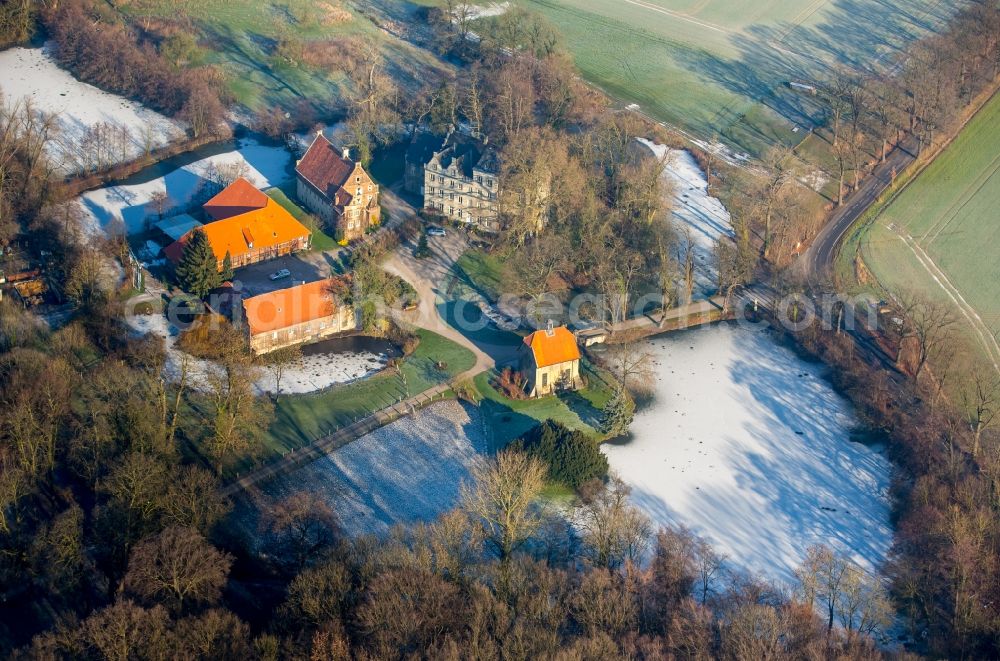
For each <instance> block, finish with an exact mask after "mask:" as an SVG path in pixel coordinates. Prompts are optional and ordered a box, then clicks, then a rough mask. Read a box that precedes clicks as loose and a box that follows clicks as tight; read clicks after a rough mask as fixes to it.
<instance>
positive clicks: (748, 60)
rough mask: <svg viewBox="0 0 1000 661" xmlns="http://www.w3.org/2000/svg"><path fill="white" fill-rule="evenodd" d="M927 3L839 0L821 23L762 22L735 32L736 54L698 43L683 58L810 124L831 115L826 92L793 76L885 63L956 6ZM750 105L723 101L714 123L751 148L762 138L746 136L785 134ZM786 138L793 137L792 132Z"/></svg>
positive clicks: (864, 69)
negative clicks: (823, 101)
mask: <svg viewBox="0 0 1000 661" xmlns="http://www.w3.org/2000/svg"><path fill="white" fill-rule="evenodd" d="M927 5H928V6H923V5H920V6H917V3H915V2H910V1H909V0H835V2H834V3H833V4H832V6H831V7H830V8H829V9H828V10H827V13H826V15H825V17H824V19H823V20H822V21H821V22H820V23H818V24H816V25H801V24H796V23H789V22H781V23H777V24H772V25H765V24H758V25H753V26H750V27H748V28H747V29H746V30H744V31H743V33H742V34H736V35H734V36H733V37H732V43H733V45H734V46H735V47H736V49H737V50H738V51H739V53H740V55H739V56H738V57H736V58H733V59H727V58H723V57H720V56H718V55H715V54H713V53H711V52H709V51H707V50H697V49H679V50H678V53H677V58H678V62H679V63H680V64H681V65H682V66H684V67H686V68H688V69H690V70H691V71H693V72H695V73H696V74H697V75H698V76H700V77H703V78H708V79H710V80H712V81H715V82H716V83H718V84H720V85H722V86H723V87H724V88H726V89H727V90H729V91H731V92H734V93H736V94H738V95H740V96H741V97H743V98H744V99H747V100H750V101H753V102H756V103H759V104H762V105H763V106H764V107H766V108H767V109H768V111H770V112H771V113H773V114H775V115H777V116H779V117H781V118H784V119H785V120H787V121H788V122H790V123H792V124H796V125H800V126H804V127H806V128H811V127H813V126H815V125H817V124H819V123H821V122H822V121H823V119H824V111H823V107H822V106H821V105H820V103H819V99H817V97H815V96H812V95H811V94H809V93H807V92H801V91H796V90H794V89H792V88H791V87H789V86H788V83H789V82H792V81H799V82H803V83H806V84H817V83H820V82H822V81H823V80H824V79H827V78H829V76H830V74H831V71H832V67H833V66H835V65H841V66H843V67H845V68H847V69H850V70H854V71H857V72H860V73H871V72H876V71H880V70H881V71H884V70H885V69H886V68H887V67H890V66H892V65H893V63H894V60H895V59H896V58H897V57H898V56H899V55H900V54H903V53H905V51H906V47H907V46H908V45H909V44H910V43H912V42H913V41H915V40H916V39H918V38H920V37H921V36H923V35H925V34H927V33H929V32H933V31H934V30H935V29H937V28H939V27H941V26H942V25H943V24H944V22H945V21H946V20H947V19H948V18H949V17H950V15H951V14H952V13H953V12H954V8H953V7H951V6H949V5H948V3H935V4H931V3H927ZM806 18H808V16H807V17H806ZM737 106H740V107H737ZM746 113H747V108H746V107H743V104H740V103H739V102H734V103H732V104H728V105H726V106H723V107H721V108H719V109H718V110H717V111H716V114H715V117H714V118H713V119H712V120H711V121H710V122H708V124H709V125H711V126H713V127H714V128H715V129H717V130H718V131H719V132H720V133H721V134H722V135H723V136H725V137H726V138H727V139H729V140H730V141H732V142H734V143H735V144H736V145H737V146H739V147H740V148H742V149H745V150H747V151H750V152H751V153H753V151H754V147H755V145H754V144H751V143H750V142H749V141H748V140H747V136H752V138H753V139H755V140H763V141H765V142H766V143H772V142H775V141H776V140H777V139H779V138H780V137H781V136H776V135H773V131H772V130H769V129H768V128H767V127H766V126H762V125H759V124H757V123H756V122H755V121H754V119H753V118H747V117H746ZM741 133H742V134H744V135H742V136H741V135H740V134H741ZM801 135H802V134H799V136H796V137H801ZM784 138H785V141H791V140H792V139H793V136H792V135H791V134H789V135H787V136H784Z"/></svg>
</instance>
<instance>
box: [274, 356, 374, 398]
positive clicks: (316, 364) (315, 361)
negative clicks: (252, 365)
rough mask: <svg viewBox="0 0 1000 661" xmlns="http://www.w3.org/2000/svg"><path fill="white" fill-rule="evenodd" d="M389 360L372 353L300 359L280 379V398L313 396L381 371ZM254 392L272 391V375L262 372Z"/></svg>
mask: <svg viewBox="0 0 1000 661" xmlns="http://www.w3.org/2000/svg"><path fill="white" fill-rule="evenodd" d="M388 363H389V356H388V355H387V354H384V353H374V352H371V351H339V352H337V353H317V354H312V355H308V356H302V357H301V358H300V359H298V360H296V361H295V362H294V363H292V364H290V365H288V366H287V367H286V368H285V371H284V372H283V373H282V375H281V393H282V394H300V393H309V392H316V391H317V390H323V389H324V388H329V387H330V386H332V385H335V384H338V383H348V382H350V381H357V380H358V379H362V378H364V377H366V376H369V375H371V374H374V373H375V372H378V371H379V370H381V369H383V368H384V367H385V366H386V365H387V364H388ZM257 388H258V389H259V390H261V391H264V392H269V393H273V392H274V391H275V388H276V386H275V372H274V371H273V370H270V369H265V371H264V374H263V376H261V378H260V379H258V380H257Z"/></svg>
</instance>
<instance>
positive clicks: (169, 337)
mask: <svg viewBox="0 0 1000 661" xmlns="http://www.w3.org/2000/svg"><path fill="white" fill-rule="evenodd" d="M128 323H129V325H130V326H131V327H132V328H133V329H134V330H135V331H136V333H139V334H142V335H146V334H153V335H158V336H159V337H162V338H164V340H165V341H166V349H167V360H166V365H165V366H164V372H165V373H166V375H167V378H169V379H171V380H173V381H177V380H179V378H180V373H181V367H182V365H183V361H184V360H185V359H187V361H188V364H187V373H188V383H189V385H190V387H192V388H195V389H201V390H204V389H206V388H207V387H208V380H207V379H208V376H209V375H210V374H211V373H212V371H213V370H215V369H217V367H216V365H215V364H214V363H212V362H210V361H207V360H202V359H200V358H195V357H193V356H191V355H190V354H187V353H185V352H184V351H181V350H180V349H179V348H178V347H177V340H178V336H179V333H178V330H177V329H176V328H175V327H173V326H172V325H171V324H170V322H168V321H167V318H166V317H165V316H163V315H162V314H149V315H132V316H130V317H129V318H128ZM388 362H389V356H387V355H386V354H384V353H374V352H371V351H342V352H337V353H315V354H311V355H307V356H303V357H302V358H301V359H299V360H297V361H295V362H294V363H292V364H290V365H288V366H287V367H285V370H284V372H283V373H282V375H281V393H282V394H302V393H309V392H316V391H317V390H323V389H324V388H329V387H330V386H334V385H337V384H340V383H349V382H351V381H356V380H358V379H362V378H364V377H366V376H370V375H372V374H374V373H375V372H378V371H379V370H381V369H383V368H384V367H385V366H386V365H387V364H388ZM255 385H256V388H257V392H258V393H261V394H264V393H273V392H274V391H275V372H274V371H273V370H271V369H268V368H261V369H260V377H259V378H258V379H257V382H256V384H255Z"/></svg>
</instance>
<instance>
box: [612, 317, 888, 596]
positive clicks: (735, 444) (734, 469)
mask: <svg viewBox="0 0 1000 661" xmlns="http://www.w3.org/2000/svg"><path fill="white" fill-rule="evenodd" d="M648 342H649V343H648V349H649V351H650V353H651V354H652V355H653V356H654V359H655V362H656V374H657V377H656V384H655V385H656V399H655V401H654V403H653V404H652V405H651V406H650V407H649V408H647V409H645V410H643V411H641V412H639V413H638V414H637V415H636V417H635V422H634V423H633V425H632V429H631V435H632V438H631V440H629V441H628V442H626V443H624V444H622V445H608V444H606V445H605V446H604V449H605V452H606V453H607V456H608V460H609V462H610V464H611V469H612V470H613V471H615V472H617V473H618V474H619V475H620V476H621V477H622V478H623V479H624V480H625V481H626V482H627V483H628V484H630V485H631V486H632V489H633V491H632V498H633V500H634V502H635V503H636V504H637V505H638V506H639V507H641V508H642V509H643V510H645V511H646V513H647V514H648V515H649V516H650V517H651V518H652V519H653V521H654V522H655V523H657V524H663V523H683V524H685V525H687V526H689V527H691V528H692V529H694V530H695V531H696V532H698V533H699V534H702V535H704V536H705V537H707V538H708V539H709V540H710V541H712V542H713V543H714V545H715V546H716V548H717V549H718V550H720V551H723V552H725V553H727V554H728V555H729V556H730V557H731V558H733V559H734V560H735V561H736V562H738V563H740V565H742V567H743V568H745V569H747V570H751V571H754V572H757V573H760V574H763V575H764V576H765V577H766V578H769V579H771V580H775V581H779V582H791V580H792V575H791V571H792V569H793V568H794V567H795V566H796V565H798V564H799V562H800V561H801V559H802V557H803V555H804V552H805V550H806V548H807V547H808V546H809V545H811V544H816V543H825V544H829V545H831V546H833V547H835V548H837V549H839V550H841V551H842V552H845V553H848V554H850V556H851V557H853V559H854V560H855V561H857V562H858V563H859V564H860V565H861V566H863V567H866V568H868V569H873V568H875V567H877V566H878V565H879V564H880V563H881V562H882V560H883V559H884V558H885V555H886V552H887V551H888V550H889V545H890V543H891V539H892V530H891V528H890V525H889V501H888V489H889V475H890V465H889V462H888V460H887V459H886V458H885V457H884V456H883V455H882V454H880V453H879V452H877V451H875V450H873V449H872V448H869V447H866V446H863V445H860V444H858V443H855V442H852V441H851V440H850V439H849V437H850V431H851V429H852V427H853V426H854V425H855V420H854V418H853V416H852V413H851V410H850V406H849V404H848V403H847V402H846V401H845V400H844V399H842V398H841V397H840V396H839V395H837V394H836V393H835V392H833V390H832V389H831V387H830V385H829V383H828V382H827V381H825V380H824V379H823V376H822V368H821V366H819V365H815V364H810V363H806V362H804V361H802V360H801V359H799V358H798V357H797V356H796V355H795V354H794V353H792V352H791V351H790V350H788V349H786V348H784V347H781V346H779V345H778V344H776V343H775V342H774V341H772V339H771V338H770V337H769V335H768V331H762V330H751V329H746V328H741V327H737V326H728V325H723V326H711V327H703V328H700V329H694V330H689V331H686V332H684V333H682V334H675V335H671V336H668V337H663V338H656V339H652V340H649V341H648Z"/></svg>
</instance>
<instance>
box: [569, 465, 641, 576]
mask: <svg viewBox="0 0 1000 661" xmlns="http://www.w3.org/2000/svg"><path fill="white" fill-rule="evenodd" d="M630 492H631V489H630V488H629V486H628V485H627V484H625V483H624V482H622V480H621V479H620V478H618V477H617V476H614V477H612V478H611V480H610V482H609V484H608V485H607V486H606V487H604V488H602V489H601V490H600V491H599V492H598V493H596V494H593V495H591V496H590V497H589V498H587V499H586V500H584V502H583V503H582V505H581V506H580V508H579V510H578V517H577V519H578V523H579V526H580V530H581V535H582V538H583V540H582V541H583V545H584V553H585V555H586V556H587V557H588V558H589V559H590V561H591V562H592V563H593V564H594V566H596V567H602V568H604V569H607V570H609V571H610V570H615V569H618V568H619V567H621V566H622V565H623V564H625V563H626V562H628V563H632V564H637V563H638V562H639V561H640V560H641V559H642V555H643V553H644V552H645V550H646V547H647V545H648V543H649V537H650V535H651V534H652V527H651V525H650V522H649V518H648V517H647V516H646V515H645V514H643V513H642V511H641V510H639V509H638V508H636V507H635V506H633V505H632V504H631V503H630V502H629V500H628V496H629V493H630Z"/></svg>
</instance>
